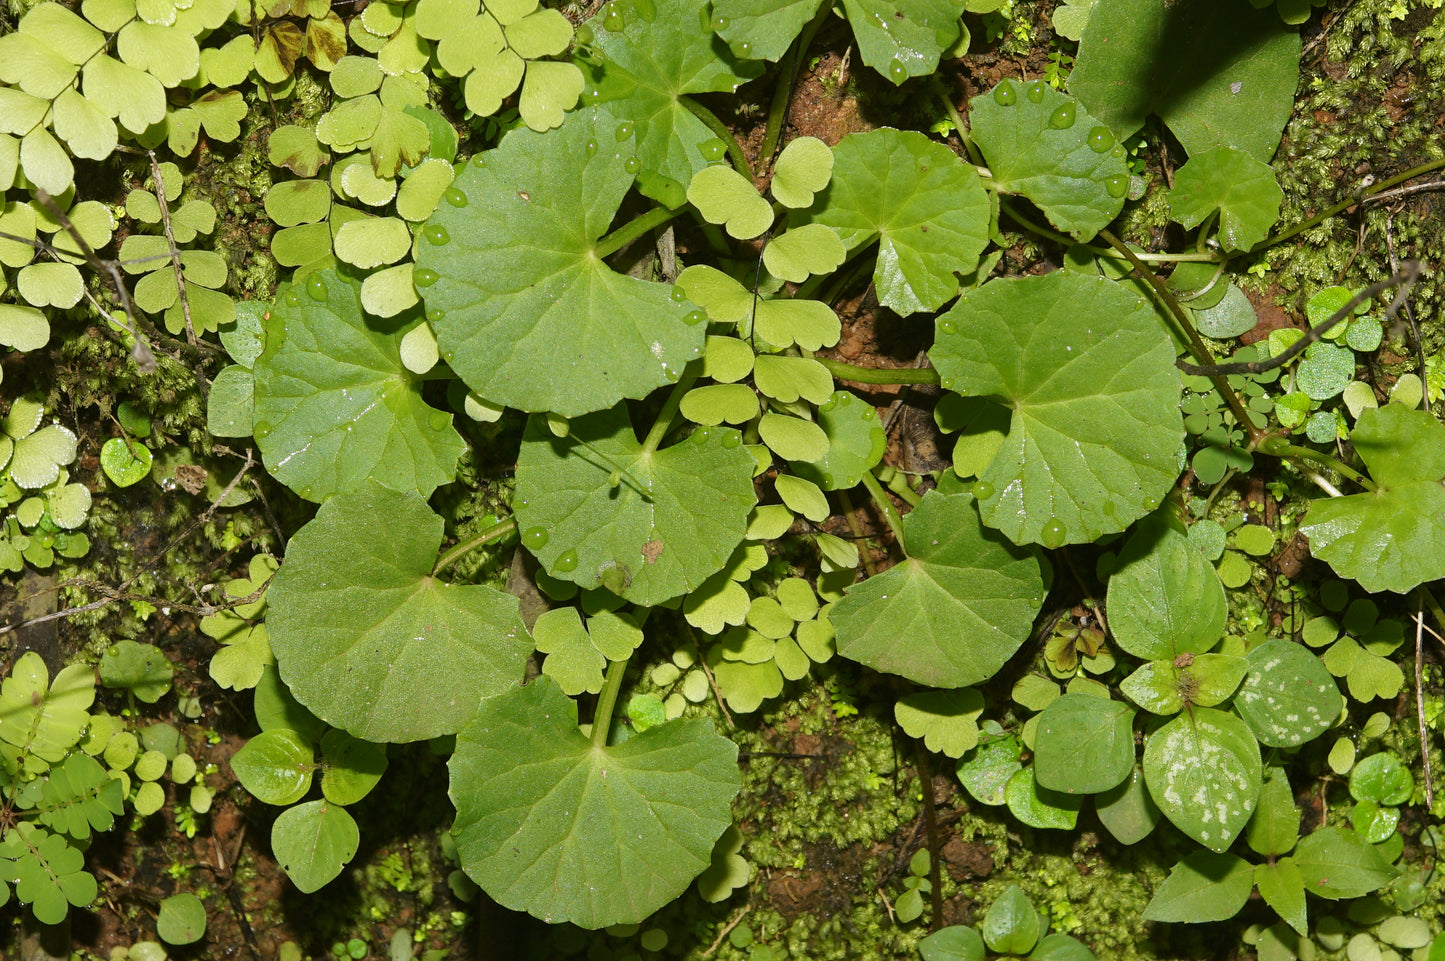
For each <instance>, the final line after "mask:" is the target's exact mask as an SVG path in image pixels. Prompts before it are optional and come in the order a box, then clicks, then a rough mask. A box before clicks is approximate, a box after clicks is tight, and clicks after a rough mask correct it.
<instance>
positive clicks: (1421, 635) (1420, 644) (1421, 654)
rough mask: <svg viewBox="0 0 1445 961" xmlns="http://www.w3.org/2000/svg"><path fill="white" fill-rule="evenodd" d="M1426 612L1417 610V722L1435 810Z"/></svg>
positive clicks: (1428, 797)
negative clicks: (1426, 696)
mask: <svg viewBox="0 0 1445 961" xmlns="http://www.w3.org/2000/svg"><path fill="white" fill-rule="evenodd" d="M1424 668H1425V611H1424V608H1423V605H1421V606H1420V607H1418V608H1417V609H1416V610H1415V720H1416V721H1417V722H1418V723H1419V725H1420V763H1421V765H1422V766H1423V767H1424V770H1425V806H1426V807H1427V808H1429V809H1430V810H1431V811H1433V810H1435V786H1434V784H1432V783H1431V781H1430V736H1429V731H1428V729H1427V728H1426V727H1425V699H1424V690H1425V670H1424Z"/></svg>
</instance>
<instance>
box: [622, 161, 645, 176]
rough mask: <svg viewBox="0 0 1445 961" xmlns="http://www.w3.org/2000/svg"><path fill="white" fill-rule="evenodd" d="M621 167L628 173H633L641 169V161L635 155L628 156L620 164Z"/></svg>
mask: <svg viewBox="0 0 1445 961" xmlns="http://www.w3.org/2000/svg"><path fill="white" fill-rule="evenodd" d="M622 169H623V170H625V171H627V172H628V173H630V174H635V173H637V172H638V171H639V170H641V169H642V161H641V160H638V159H637V158H636V157H628V158H627V160H626V161H625V162H624V163H623V164H622Z"/></svg>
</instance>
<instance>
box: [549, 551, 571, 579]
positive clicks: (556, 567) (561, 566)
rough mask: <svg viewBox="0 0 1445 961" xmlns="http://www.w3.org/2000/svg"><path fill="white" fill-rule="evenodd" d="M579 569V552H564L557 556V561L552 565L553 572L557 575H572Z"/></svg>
mask: <svg viewBox="0 0 1445 961" xmlns="http://www.w3.org/2000/svg"><path fill="white" fill-rule="evenodd" d="M576 569H577V551H576V550H575V549H573V550H570V551H563V552H562V553H561V554H558V555H557V560H556V561H554V562H553V563H552V572H553V573H555V574H570V573H571V572H572V571H575V570H576Z"/></svg>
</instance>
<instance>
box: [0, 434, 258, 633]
mask: <svg viewBox="0 0 1445 961" xmlns="http://www.w3.org/2000/svg"><path fill="white" fill-rule="evenodd" d="M254 463H255V460H254V458H253V457H252V454H251V451H250V450H249V449H248V450H247V451H246V463H245V465H244V466H242V468H241V470H240V471H239V472H238V473H237V474H236V476H235V477H233V478H231V483H229V484H227V485H226V489H225V490H223V491H221V494H220V496H219V497H217V498H216V499H215V500H214V501H212V502H211V505H210V506H209V507H207V508H206V509H205V510H204V511H203V512H202V513H201V515H200V516H199V517H197V518H196V519H195V520H194V521H192V522H191V524H190V526H188V527H187V528H186V529H185V530H183V531H181V532H180V533H179V534H177V535H176V536H175V537H173V538H171V540H170V541H169V542H168V543H167V544H166V545H165V546H163V547H162V548H160V550H158V551H156V552H155V553H154V554H153V555H151V556H150V557H148V558H146V560H147V561H149V560H152V559H153V558H156V557H163V556H165V555H166V554H167V553H168V552H169V551H170V549H171V548H172V547H175V546H176V545H177V544H178V543H180V542H181V541H182V540H184V539H185V538H187V537H189V536H190V535H191V532H192V531H194V530H195V529H196V528H197V527H200V526H201V525H202V524H204V523H205V522H206V521H208V520H210V519H211V515H212V514H214V513H215V512H216V509H217V508H218V507H220V506H221V502H222V501H224V500H225V499H226V498H227V497H229V496H230V494H231V491H233V490H235V488H236V485H237V484H238V483H240V480H241V478H242V477H244V476H245V474H246V472H247V471H249V470H250V469H251V467H252V465H253V464H254ZM142 567H144V565H142ZM142 573H143V571H142V570H137V571H136V572H135V573H134V574H132V575H131V576H130V577H128V578H126V580H125V581H124V583H122V584H121V585H120V586H119V587H111V586H109V585H107V584H98V583H96V582H94V581H71V582H70V583H69V585H67V586H72V587H83V588H85V589H87V590H92V591H98V592H99V593H100V594H102V595H103V596H102V597H101V598H100V600H96V601H91V602H90V603H88V604H81V605H80V606H78V607H68V608H66V609H65V610H63V611H54V612H53V613H50V614H43V615H41V616H40V617H34V618H31V619H30V620H28V621H22V622H20V623H18V624H7V625H3V626H0V636H3V635H5V634H9V633H10V632H11V631H18V630H20V629H22V628H26V627H30V626H31V625H33V624H43V623H45V622H46V621H54V620H59V619H60V618H64V617H70V616H72V615H74V614H82V613H84V612H86V611H94V610H99V609H100V608H102V607H106V606H107V605H109V604H113V603H115V602H116V601H143V602H145V603H147V604H154V605H156V606H157V607H168V608H171V609H172V610H177V611H181V612H183V613H187V614H197V615H200V616H201V617H209V616H211V615H212V614H217V613H220V612H221V611H229V610H230V609H231V608H233V607H239V606H240V605H242V604H250V603H252V602H254V601H257V600H260V598H261V595H262V594H264V593H265V591H266V585H265V584H263V585H261V586H260V587H258V588H256V590H254V591H252V592H251V594H250V595H249V596H247V597H242V598H238V599H235V600H232V601H229V602H227V603H225V604H205V603H202V604H199V605H191V604H182V603H180V602H179V601H173V600H171V599H170V598H168V597H154V596H151V595H140V594H127V593H126V590H127V589H128V588H129V587H130V586H131V584H133V583H135V580H136V578H138V577H140V576H141V574H142ZM267 583H269V581H268V582H267Z"/></svg>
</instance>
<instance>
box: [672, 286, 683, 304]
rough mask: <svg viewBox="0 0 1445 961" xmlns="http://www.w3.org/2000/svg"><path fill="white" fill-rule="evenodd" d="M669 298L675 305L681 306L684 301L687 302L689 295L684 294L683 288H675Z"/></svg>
mask: <svg viewBox="0 0 1445 961" xmlns="http://www.w3.org/2000/svg"><path fill="white" fill-rule="evenodd" d="M668 296H670V297H671V298H672V302H673V303H674V304H680V303H682V302H683V301H684V300H687V294H685V293H683V292H682V288H681V287H674V288H672V293H671V294H669V295H668Z"/></svg>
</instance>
